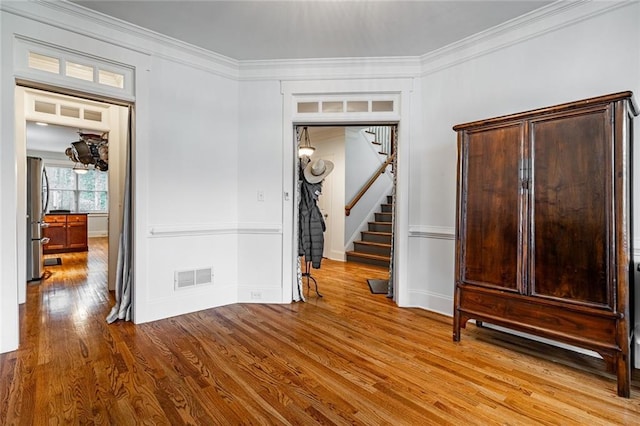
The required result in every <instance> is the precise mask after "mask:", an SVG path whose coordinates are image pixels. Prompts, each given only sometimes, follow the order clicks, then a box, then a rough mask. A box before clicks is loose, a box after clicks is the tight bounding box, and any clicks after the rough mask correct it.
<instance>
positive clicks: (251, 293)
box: [234, 81, 294, 302]
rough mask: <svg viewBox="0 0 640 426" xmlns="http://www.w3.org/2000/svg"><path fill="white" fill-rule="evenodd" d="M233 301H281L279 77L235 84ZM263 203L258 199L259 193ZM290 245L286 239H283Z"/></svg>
mask: <svg viewBox="0 0 640 426" xmlns="http://www.w3.org/2000/svg"><path fill="white" fill-rule="evenodd" d="M239 99H240V101H239V102H240V107H239V110H240V123H242V124H241V125H240V126H239V132H238V142H237V147H238V158H237V162H238V168H237V173H236V174H235V175H234V178H235V179H236V181H237V190H238V199H237V205H238V207H237V209H238V210H237V217H238V218H237V220H238V250H237V253H236V254H237V260H238V272H237V274H238V278H237V279H238V301H240V302H243V301H244V302H281V301H282V282H283V274H282V245H283V240H282V214H283V212H282V205H283V203H282V200H283V198H282V197H283V192H282V176H283V173H287V172H290V171H286V170H284V166H283V156H284V155H292V153H293V144H294V142H293V140H291V141H290V145H289V147H290V152H289V153H283V148H282V146H283V140H282V138H283V136H282V135H283V131H282V95H281V93H280V82H279V81H248V82H242V83H241V84H240V90H239ZM259 191H260V192H261V193H262V194H263V201H259V200H258V192H259ZM288 244H290V242H288Z"/></svg>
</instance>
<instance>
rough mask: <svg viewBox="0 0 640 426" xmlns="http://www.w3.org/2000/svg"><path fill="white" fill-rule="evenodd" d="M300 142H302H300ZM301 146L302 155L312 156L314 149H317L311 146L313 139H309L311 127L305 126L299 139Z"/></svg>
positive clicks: (300, 154) (299, 152)
mask: <svg viewBox="0 0 640 426" xmlns="http://www.w3.org/2000/svg"><path fill="white" fill-rule="evenodd" d="M300 142H302V143H301V144H300ZM298 143H299V144H300V145H299V148H298V156H300V157H304V156H307V157H310V156H311V155H312V154H313V151H315V150H316V149H315V148H314V147H312V146H311V141H310V140H309V129H307V128H306V127H304V128H303V129H302V132H301V133H300V139H298Z"/></svg>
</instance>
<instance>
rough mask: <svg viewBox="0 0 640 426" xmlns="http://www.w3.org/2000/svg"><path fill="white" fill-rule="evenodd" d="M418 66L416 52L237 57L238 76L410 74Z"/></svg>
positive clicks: (323, 77) (414, 73)
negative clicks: (245, 58) (252, 58)
mask: <svg viewBox="0 0 640 426" xmlns="http://www.w3.org/2000/svg"><path fill="white" fill-rule="evenodd" d="M420 70H421V65H420V58H419V57H417V56H397V57H396V56H392V57H371V58H315V59H314V58H312V59H292V60H260V61H240V79H241V80H274V79H276V80H289V81H296V80H327V79H331V80H334V79H353V78H406V77H409V78H412V77H416V76H417V75H419V74H420Z"/></svg>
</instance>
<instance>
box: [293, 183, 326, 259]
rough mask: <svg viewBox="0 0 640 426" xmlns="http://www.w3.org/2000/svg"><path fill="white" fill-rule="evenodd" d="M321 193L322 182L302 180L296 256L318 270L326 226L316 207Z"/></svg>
mask: <svg viewBox="0 0 640 426" xmlns="http://www.w3.org/2000/svg"><path fill="white" fill-rule="evenodd" d="M321 191H322V182H319V183H309V182H307V181H306V179H304V177H303V178H302V184H301V187H300V209H299V215H298V220H299V227H298V229H299V236H298V255H300V256H304V257H305V260H306V261H311V264H312V266H313V267H314V268H316V269H319V268H320V262H321V261H322V252H323V250H324V231H325V230H326V225H325V223H324V219H323V217H322V213H321V212H320V208H319V207H318V204H317V200H318V196H319V195H320V193H321Z"/></svg>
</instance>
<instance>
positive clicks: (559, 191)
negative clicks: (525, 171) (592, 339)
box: [529, 107, 613, 307]
mask: <svg viewBox="0 0 640 426" xmlns="http://www.w3.org/2000/svg"><path fill="white" fill-rule="evenodd" d="M610 123H611V112H610V110H609V109H608V108H604V107H602V108H600V109H599V110H593V109H592V110H587V111H585V112H583V113H576V114H574V115H569V116H566V115H565V116H564V117H557V118H551V119H546V120H541V121H533V122H532V124H531V141H532V164H533V175H532V180H533V192H532V194H531V197H532V198H533V201H532V207H533V209H532V210H531V214H532V218H531V221H530V223H531V224H532V229H531V233H532V241H533V244H532V245H533V248H532V250H533V253H532V265H531V271H530V274H529V276H530V278H529V279H530V289H531V294H532V295H536V296H542V297H549V298H553V299H562V300H565V301H571V302H575V303H584V304H588V305H596V306H602V307H611V304H612V300H611V297H612V293H611V288H610V287H609V283H610V281H611V280H610V273H611V271H610V270H609V261H608V257H609V252H608V250H607V247H608V246H610V244H612V241H610V234H611V232H612V227H613V223H612V217H611V215H612V194H611V191H612V180H611V179H612V178H611V175H612V153H613V140H612V129H611V125H610Z"/></svg>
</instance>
